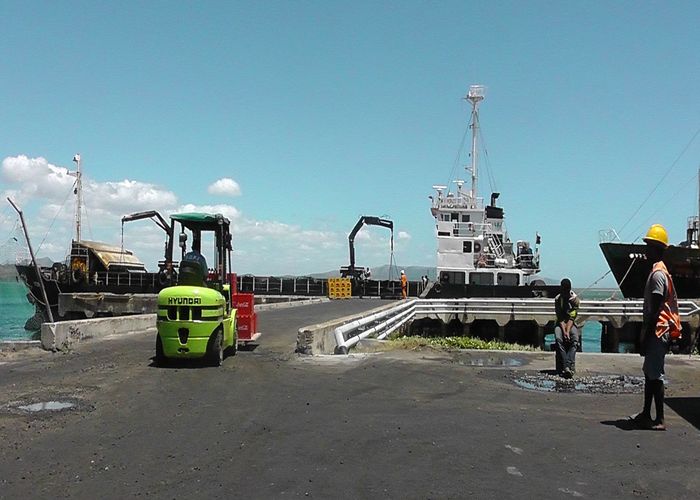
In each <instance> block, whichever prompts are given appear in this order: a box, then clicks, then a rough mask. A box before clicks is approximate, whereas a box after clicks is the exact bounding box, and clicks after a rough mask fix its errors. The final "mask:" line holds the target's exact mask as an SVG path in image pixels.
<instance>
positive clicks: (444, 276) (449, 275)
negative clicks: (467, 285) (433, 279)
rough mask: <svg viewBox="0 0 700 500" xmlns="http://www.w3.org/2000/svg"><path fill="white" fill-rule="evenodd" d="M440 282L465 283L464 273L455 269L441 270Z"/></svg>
mask: <svg viewBox="0 0 700 500" xmlns="http://www.w3.org/2000/svg"><path fill="white" fill-rule="evenodd" d="M440 282H441V283H451V284H454V285H464V273H463V272H455V271H440Z"/></svg>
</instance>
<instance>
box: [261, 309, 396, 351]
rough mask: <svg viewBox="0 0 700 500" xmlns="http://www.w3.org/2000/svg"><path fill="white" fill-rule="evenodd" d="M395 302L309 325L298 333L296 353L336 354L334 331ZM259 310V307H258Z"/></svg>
mask: <svg viewBox="0 0 700 500" xmlns="http://www.w3.org/2000/svg"><path fill="white" fill-rule="evenodd" d="M395 305H396V303H395V302H391V303H390V304H386V305H383V306H381V307H377V308H375V309H372V310H370V311H365V312H362V313H359V314H353V315H352V316H345V317H343V318H339V319H334V320H331V321H328V322H326V323H319V324H316V325H309V326H304V327H301V328H299V331H298V333H297V347H296V352H298V353H301V354H312V355H318V354H334V353H335V348H336V345H337V344H336V341H335V335H334V331H335V329H336V328H338V327H339V326H342V325H344V324H346V323H350V322H351V321H354V320H356V319H360V318H363V317H365V316H369V315H371V314H374V313H376V312H379V311H381V310H383V309H388V308H390V307H394V306H395ZM256 308H257V306H256Z"/></svg>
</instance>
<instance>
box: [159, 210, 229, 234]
mask: <svg viewBox="0 0 700 500" xmlns="http://www.w3.org/2000/svg"><path fill="white" fill-rule="evenodd" d="M170 218H171V219H172V220H174V221H176V222H179V223H181V224H182V225H183V226H184V227H186V228H187V229H190V230H196V231H217V230H219V229H220V228H221V226H223V227H224V229H226V230H227V231H228V228H229V225H230V224H231V222H230V221H229V220H228V219H227V218H226V217H224V216H223V215H221V214H204V213H197V212H189V213H184V214H174V215H171V216H170Z"/></svg>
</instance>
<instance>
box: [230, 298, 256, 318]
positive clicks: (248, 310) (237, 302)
mask: <svg viewBox="0 0 700 500" xmlns="http://www.w3.org/2000/svg"><path fill="white" fill-rule="evenodd" d="M231 305H232V306H233V307H234V308H235V309H238V314H239V315H240V314H248V315H250V314H253V313H254V312H255V296H254V295H253V294H252V293H237V294H234V295H233V296H232V298H231Z"/></svg>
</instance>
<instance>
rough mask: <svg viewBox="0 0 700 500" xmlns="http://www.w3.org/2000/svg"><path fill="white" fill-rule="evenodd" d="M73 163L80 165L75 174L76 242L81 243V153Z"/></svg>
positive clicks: (75, 157) (74, 158)
mask: <svg viewBox="0 0 700 500" xmlns="http://www.w3.org/2000/svg"><path fill="white" fill-rule="evenodd" d="M73 161H74V162H75V163H76V164H77V165H78V170H77V171H76V172H75V194H76V201H75V240H76V241H77V242H78V243H80V241H81V240H80V225H81V220H80V215H81V213H82V211H83V177H82V172H81V170H80V153H78V154H76V155H75V156H74V157H73Z"/></svg>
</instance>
